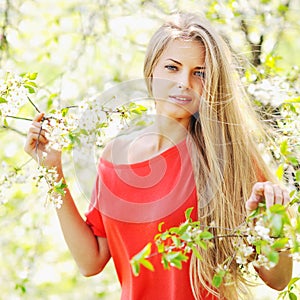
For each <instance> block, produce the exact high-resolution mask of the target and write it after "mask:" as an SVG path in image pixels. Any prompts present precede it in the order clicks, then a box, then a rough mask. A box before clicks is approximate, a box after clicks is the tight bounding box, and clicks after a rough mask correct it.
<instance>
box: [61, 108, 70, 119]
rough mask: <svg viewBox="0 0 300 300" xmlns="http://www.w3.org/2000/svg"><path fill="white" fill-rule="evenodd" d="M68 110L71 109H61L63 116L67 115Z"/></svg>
mask: <svg viewBox="0 0 300 300" xmlns="http://www.w3.org/2000/svg"><path fill="white" fill-rule="evenodd" d="M68 111H69V108H68V107H65V108H63V109H62V110H61V114H62V116H63V117H65V116H66V115H67V113H68Z"/></svg>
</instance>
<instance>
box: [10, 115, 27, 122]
mask: <svg viewBox="0 0 300 300" xmlns="http://www.w3.org/2000/svg"><path fill="white" fill-rule="evenodd" d="M5 117H6V118H11V119H17V120H24V121H31V122H32V119H29V118H24V117H16V116H10V115H8V116H5Z"/></svg>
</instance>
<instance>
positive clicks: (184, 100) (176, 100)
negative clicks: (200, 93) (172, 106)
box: [169, 95, 193, 105]
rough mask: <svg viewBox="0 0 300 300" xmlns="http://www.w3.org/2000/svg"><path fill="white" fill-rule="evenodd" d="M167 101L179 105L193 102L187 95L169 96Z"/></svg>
mask: <svg viewBox="0 0 300 300" xmlns="http://www.w3.org/2000/svg"><path fill="white" fill-rule="evenodd" d="M169 99H170V100H171V102H174V103H177V104H181V105H185V104H189V103H191V102H192V100H193V98H192V97H191V96H188V95H172V96H169Z"/></svg>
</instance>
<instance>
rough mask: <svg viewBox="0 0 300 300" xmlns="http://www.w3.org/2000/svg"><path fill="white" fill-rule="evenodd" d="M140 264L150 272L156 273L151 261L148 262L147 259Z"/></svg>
mask: <svg viewBox="0 0 300 300" xmlns="http://www.w3.org/2000/svg"><path fill="white" fill-rule="evenodd" d="M140 263H141V264H142V265H143V266H144V267H145V268H146V269H148V270H150V271H152V272H153V271H154V266H153V265H152V263H151V262H150V261H149V260H146V259H142V260H141V261H140Z"/></svg>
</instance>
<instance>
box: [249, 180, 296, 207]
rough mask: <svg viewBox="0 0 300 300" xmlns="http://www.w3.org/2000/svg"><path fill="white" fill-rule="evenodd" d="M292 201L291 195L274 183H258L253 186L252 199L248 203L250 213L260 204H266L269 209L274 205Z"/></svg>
mask: <svg viewBox="0 0 300 300" xmlns="http://www.w3.org/2000/svg"><path fill="white" fill-rule="evenodd" d="M289 201H290V197H289V193H288V191H287V190H285V189H284V188H282V187H280V186H279V185H277V184H273V183H272V182H269V181H267V182H257V183H255V184H254V185H253V188H252V193H251V195H250V198H249V199H248V201H247V202H246V209H247V210H248V211H252V210H255V209H256V208H257V207H258V204H259V203H260V202H265V203H266V207H267V208H269V207H270V206H272V205H274V204H287V203H288V202H289Z"/></svg>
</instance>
